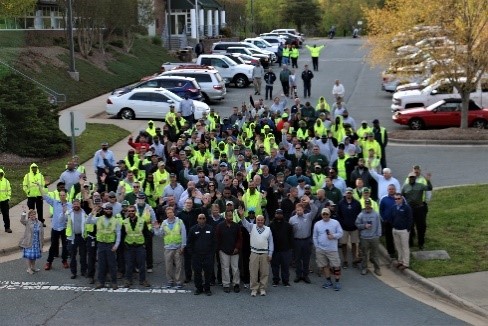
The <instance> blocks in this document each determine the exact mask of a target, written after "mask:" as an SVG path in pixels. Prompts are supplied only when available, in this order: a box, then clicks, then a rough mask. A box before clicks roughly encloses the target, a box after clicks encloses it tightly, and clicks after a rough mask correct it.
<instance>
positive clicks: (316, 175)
mask: <svg viewBox="0 0 488 326" xmlns="http://www.w3.org/2000/svg"><path fill="white" fill-rule="evenodd" d="M326 177H327V176H326V175H325V174H324V172H323V171H322V166H320V163H319V162H315V165H314V172H312V178H311V179H312V184H313V186H312V194H314V195H315V194H317V190H319V189H321V188H322V186H323V185H324V184H325V178H326Z"/></svg>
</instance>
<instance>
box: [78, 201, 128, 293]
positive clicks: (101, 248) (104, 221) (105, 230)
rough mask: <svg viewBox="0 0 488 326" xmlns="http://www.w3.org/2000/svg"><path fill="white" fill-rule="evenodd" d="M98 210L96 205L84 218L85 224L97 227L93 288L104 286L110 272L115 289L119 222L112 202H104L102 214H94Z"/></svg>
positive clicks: (116, 287)
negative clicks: (113, 211)
mask: <svg viewBox="0 0 488 326" xmlns="http://www.w3.org/2000/svg"><path fill="white" fill-rule="evenodd" d="M98 212H99V208H98V206H95V207H94V208H93V209H92V212H91V213H90V214H89V215H88V218H87V219H86V223H87V224H95V225H96V228H97V236H96V239H97V242H98V244H97V253H98V284H97V285H96V287H95V289H101V288H104V287H105V280H106V277H107V273H108V272H110V276H111V282H112V289H114V290H117V289H118V286H117V261H116V257H115V252H116V251H117V248H118V247H119V245H120V238H121V234H120V223H119V221H118V220H117V219H116V218H114V217H113V214H112V204H110V203H105V204H104V206H103V214H102V215H101V216H96V215H97V213H98Z"/></svg>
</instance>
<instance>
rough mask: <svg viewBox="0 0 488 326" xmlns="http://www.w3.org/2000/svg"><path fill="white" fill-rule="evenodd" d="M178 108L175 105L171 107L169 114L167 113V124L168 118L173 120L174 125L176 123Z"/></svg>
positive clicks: (165, 118)
mask: <svg viewBox="0 0 488 326" xmlns="http://www.w3.org/2000/svg"><path fill="white" fill-rule="evenodd" d="M176 115H177V112H176V108H175V106H174V105H170V106H169V112H168V113H166V116H165V117H164V120H165V122H166V123H168V118H173V120H172V123H173V124H174V123H175V122H176Z"/></svg>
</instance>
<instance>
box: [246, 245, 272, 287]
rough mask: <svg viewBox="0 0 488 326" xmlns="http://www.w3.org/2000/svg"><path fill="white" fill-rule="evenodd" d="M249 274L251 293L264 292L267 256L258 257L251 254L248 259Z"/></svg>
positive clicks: (267, 263)
mask: <svg viewBox="0 0 488 326" xmlns="http://www.w3.org/2000/svg"><path fill="white" fill-rule="evenodd" d="M249 274H250V275H251V291H258V290H266V288H267V287H268V275H269V262H268V255H267V254H261V255H260V254H257V253H254V252H251V257H250V258H249ZM258 276H259V282H258Z"/></svg>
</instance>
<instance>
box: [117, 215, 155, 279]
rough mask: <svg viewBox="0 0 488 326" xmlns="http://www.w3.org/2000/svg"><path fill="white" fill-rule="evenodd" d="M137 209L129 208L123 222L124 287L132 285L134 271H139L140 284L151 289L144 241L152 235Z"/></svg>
mask: <svg viewBox="0 0 488 326" xmlns="http://www.w3.org/2000/svg"><path fill="white" fill-rule="evenodd" d="M136 210H137V208H136V207H135V206H129V207H128V208H127V217H126V218H125V219H124V220H123V221H122V241H123V242H124V255H125V282H124V287H126V288H129V287H130V286H131V285H132V275H133V273H134V269H135V268H137V269H138V270H139V284H140V285H142V286H144V287H150V286H151V284H149V282H147V280H146V250H145V248H144V241H145V238H146V236H147V234H149V233H150V231H149V229H148V226H147V224H146V221H145V220H144V219H143V218H142V217H139V216H137V215H136Z"/></svg>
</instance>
